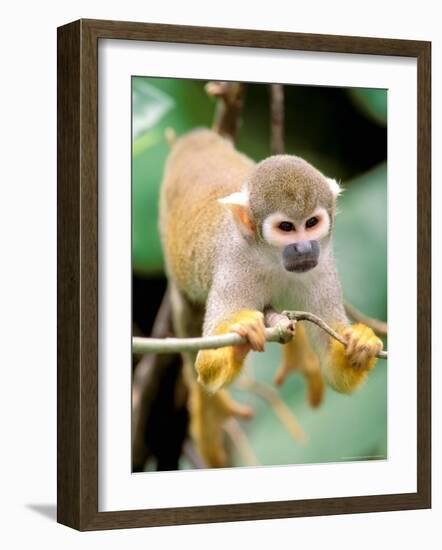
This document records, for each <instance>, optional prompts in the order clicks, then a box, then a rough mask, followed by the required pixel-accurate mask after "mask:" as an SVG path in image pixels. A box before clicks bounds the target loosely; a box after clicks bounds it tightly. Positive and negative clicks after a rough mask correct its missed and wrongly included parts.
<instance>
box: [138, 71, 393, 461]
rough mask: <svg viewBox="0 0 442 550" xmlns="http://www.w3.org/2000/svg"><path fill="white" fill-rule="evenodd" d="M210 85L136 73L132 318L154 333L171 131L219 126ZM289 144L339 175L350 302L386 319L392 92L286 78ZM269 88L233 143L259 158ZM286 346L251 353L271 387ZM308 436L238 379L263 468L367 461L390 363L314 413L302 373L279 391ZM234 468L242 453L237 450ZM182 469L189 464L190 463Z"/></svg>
mask: <svg viewBox="0 0 442 550" xmlns="http://www.w3.org/2000/svg"><path fill="white" fill-rule="evenodd" d="M205 84H206V82H203V81H194V80H176V79H157V78H145V77H133V79H132V90H133V103H132V107H133V109H132V112H133V159H132V244H133V256H132V258H133V318H134V324H135V325H136V327H137V330H139V332H140V333H142V334H149V330H150V326H151V323H152V319H153V317H154V315H155V313H156V310H157V307H158V304H159V301H160V299H161V296H162V293H163V291H164V287H165V280H164V272H163V258H162V253H161V245H160V242H159V237H158V228H157V218H158V198H159V188H160V184H161V179H162V173H163V167H164V161H165V159H166V156H167V153H168V145H167V142H166V140H165V137H164V132H165V129H166V128H168V127H171V128H173V129H174V131H175V132H176V134H177V135H178V136H179V135H181V134H182V133H184V132H186V131H188V130H190V129H191V128H194V127H195V126H208V127H210V126H211V124H212V120H213V116H214V108H215V99H213V98H210V97H208V96H207V94H206V92H205V90H204V85H205ZM284 92H285V145H286V152H287V153H290V154H295V155H299V156H302V157H304V158H305V159H306V160H308V161H309V162H311V163H312V164H313V165H315V166H316V167H317V168H318V169H319V170H321V171H322V172H323V173H325V174H326V175H327V176H329V177H333V178H335V179H337V180H338V181H340V182H341V185H342V186H343V187H344V189H345V192H344V193H343V194H342V196H341V197H340V199H339V203H338V211H339V214H338V217H337V223H336V230H335V253H336V256H337V263H338V269H339V273H340V276H341V280H342V284H343V288H344V295H345V299H346V301H348V302H350V303H351V304H353V305H355V306H356V307H357V308H359V309H360V310H361V311H363V312H364V313H366V314H368V315H370V316H373V317H377V318H379V319H383V320H386V319H387V164H386V163H387V127H386V125H387V91H386V90H379V89H349V88H329V87H309V86H294V85H290V86H289V85H286V86H285V87H284ZM269 101H270V98H269V86H268V85H265V84H250V85H248V86H247V91H246V98H245V107H244V112H243V121H242V126H241V130H240V133H239V136H238V142H237V147H238V149H240V150H241V151H242V152H244V153H246V154H248V155H249V156H250V157H252V158H253V159H255V160H261V159H262V158H264V157H266V156H268V155H270V110H269ZM280 351H281V349H280V346H279V345H277V344H270V345H268V347H267V351H266V352H265V353H264V354H250V356H249V364H248V366H247V369H248V373H249V375H252V376H253V378H254V379H256V380H257V381H258V382H260V383H264V384H268V385H272V379H273V376H274V373H275V370H276V368H277V366H278V363H279V358H280ZM276 391H277V393H278V395H279V397H280V398H281V399H282V400H283V401H284V402H285V403H286V405H287V406H288V408H289V409H290V411H291V412H292V413H293V414H294V415H295V417H296V420H297V421H298V422H299V424H300V425H301V426H302V428H303V430H304V431H305V433H306V437H307V440H306V443H305V444H304V445H301V444H300V443H299V442H297V441H295V440H294V439H293V437H292V436H291V435H290V434H289V433H288V431H287V430H286V429H285V428H284V426H283V424H282V423H281V421H280V419H279V418H278V416H277V415H276V414H275V410H274V408H273V407H271V406H270V404H269V403H268V401H266V400H263V399H262V398H260V397H259V396H257V395H255V394H254V393H253V392H250V391H244V390H242V389H240V388H237V387H234V388H233V389H232V393H233V394H234V396H235V397H236V398H237V399H238V400H240V401H242V402H244V403H250V404H251V405H252V406H253V407H254V409H255V417H254V419H253V420H251V421H249V422H246V423H241V427H242V428H243V429H244V431H245V433H246V435H247V438H248V440H249V443H250V446H251V452H252V453H253V454H254V455H255V456H256V460H257V461H258V462H259V463H260V464H294V463H311V462H329V461H342V460H367V459H370V458H372V459H375V458H386V456H387V363H386V361H383V360H380V361H379V362H378V365H377V367H376V368H375V370H374V371H373V372H372V373H371V375H370V377H369V380H368V382H367V384H366V385H365V386H364V387H363V388H361V389H360V390H359V391H357V392H356V393H355V394H353V395H351V396H344V395H341V394H337V393H335V392H334V391H333V390H331V389H329V388H327V390H326V394H325V399H324V402H323V404H322V405H321V407H320V408H319V409H311V408H310V407H309V406H308V404H307V402H306V399H305V385H304V381H303V379H302V378H301V377H300V375H297V374H294V375H292V376H291V377H290V378H288V379H287V381H286V382H285V384H284V386H283V387H282V388H281V389H277V390H276ZM234 457H235V465H244V464H245V462H244V458H243V457H242V456H240V455H239V454H237V453H236V454H235V450H234ZM180 466H182V467H188V464H187V462H186V461H185V459H183V461H182V464H181V465H180Z"/></svg>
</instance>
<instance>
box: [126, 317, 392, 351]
mask: <svg viewBox="0 0 442 550" xmlns="http://www.w3.org/2000/svg"><path fill="white" fill-rule="evenodd" d="M276 315H278V314H276ZM282 316H285V317H286V321H285V322H284V321H282V320H278V321H277V323H276V325H275V326H273V327H271V328H266V341H267V342H279V343H280V344H286V343H287V342H288V341H290V340H291V338H292V337H293V334H294V332H293V329H294V325H293V324H290V323H287V319H289V320H290V321H293V322H294V323H296V322H297V321H309V322H310V323H314V324H315V325H317V326H318V327H320V328H321V329H322V330H325V332H327V333H328V334H329V335H330V336H331V337H332V338H334V339H335V340H337V341H338V342H341V344H343V345H344V346H346V345H347V342H346V341H345V340H344V338H343V337H342V336H340V335H339V334H338V333H337V332H336V331H334V330H333V329H332V328H331V327H329V326H328V325H327V323H325V321H323V320H322V319H321V318H320V317H318V316H317V315H314V314H313V313H309V312H307V311H283V312H282ZM246 343H247V338H245V337H244V336H240V335H239V334H235V333H229V334H220V335H217V336H204V337H200V338H138V337H134V338H133V339H132V351H133V352H134V353H146V352H155V353H172V352H175V353H176V352H183V351H196V350H201V349H218V348H224V347H226V346H238V345H241V344H246ZM377 357H379V358H380V359H387V357H388V353H387V352H386V351H380V352H379V353H378V354H377Z"/></svg>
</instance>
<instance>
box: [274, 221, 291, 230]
mask: <svg viewBox="0 0 442 550" xmlns="http://www.w3.org/2000/svg"><path fill="white" fill-rule="evenodd" d="M278 228H279V229H280V230H281V231H294V229H295V226H294V225H293V224H292V222H281V223H280V224H279V225H278Z"/></svg>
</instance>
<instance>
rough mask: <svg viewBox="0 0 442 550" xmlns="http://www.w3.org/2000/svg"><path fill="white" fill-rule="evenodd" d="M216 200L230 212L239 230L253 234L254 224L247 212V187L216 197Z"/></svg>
mask: <svg viewBox="0 0 442 550" xmlns="http://www.w3.org/2000/svg"><path fill="white" fill-rule="evenodd" d="M218 202H219V203H221V204H224V205H225V206H227V208H229V210H230V211H231V212H232V214H233V217H234V219H235V221H236V223H237V224H238V225H239V227H240V229H241V231H243V232H244V233H245V234H246V235H253V233H254V232H255V224H254V223H253V222H252V220H251V219H250V214H249V194H248V192H247V189H243V190H242V191H238V192H236V193H232V194H231V195H227V197H223V198H222V199H218Z"/></svg>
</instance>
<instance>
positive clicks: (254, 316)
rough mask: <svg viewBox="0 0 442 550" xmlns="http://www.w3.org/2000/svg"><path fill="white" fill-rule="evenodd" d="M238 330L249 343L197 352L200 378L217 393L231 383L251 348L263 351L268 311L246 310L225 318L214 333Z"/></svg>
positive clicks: (197, 368)
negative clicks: (265, 315) (265, 321)
mask: <svg viewBox="0 0 442 550" xmlns="http://www.w3.org/2000/svg"><path fill="white" fill-rule="evenodd" d="M229 332H236V333H237V334H240V335H241V336H244V337H246V338H247V339H248V343H247V344H243V345H239V346H229V347H225V348H220V349H216V350H203V351H200V352H199V353H198V355H197V358H196V362H195V368H196V370H197V373H198V382H199V383H200V384H201V385H202V386H204V387H205V388H206V390H207V391H209V392H211V393H215V392H216V391H218V390H219V389H221V388H222V387H223V386H225V385H227V384H230V382H232V380H233V379H234V378H235V377H236V376H237V375H238V374H239V372H240V370H241V368H242V365H243V362H244V359H245V357H246V355H247V353H248V352H249V351H250V349H253V350H256V351H263V350H264V346H265V327H264V315H263V314H262V313H261V312H260V311H254V310H242V311H238V312H237V313H235V314H234V315H232V316H230V317H228V318H226V319H224V320H223V321H222V322H221V323H220V324H219V325H218V326H217V328H216V330H215V331H214V334H227V333H229Z"/></svg>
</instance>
